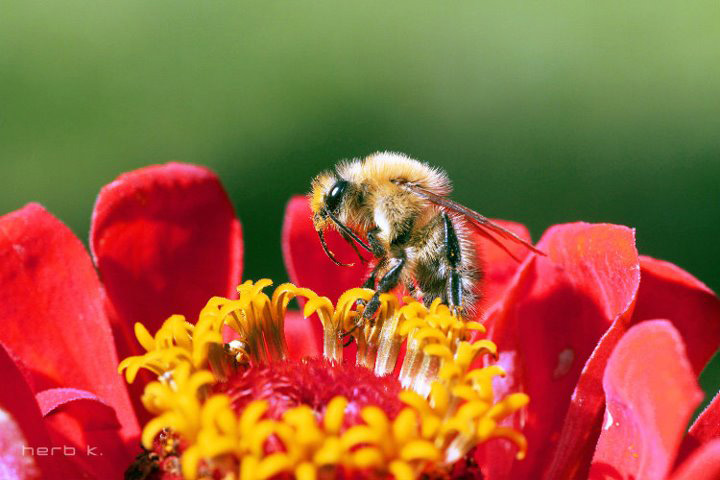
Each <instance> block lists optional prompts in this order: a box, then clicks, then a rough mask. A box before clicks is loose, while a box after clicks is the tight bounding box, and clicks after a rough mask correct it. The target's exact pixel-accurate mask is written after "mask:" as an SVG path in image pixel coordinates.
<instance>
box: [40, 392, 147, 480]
mask: <svg viewBox="0 0 720 480" xmlns="http://www.w3.org/2000/svg"><path fill="white" fill-rule="evenodd" d="M37 401H38V404H39V405H40V408H41V410H42V412H43V415H45V424H46V425H47V427H48V430H49V431H50V433H51V436H52V438H53V440H54V444H55V445H56V446H59V447H62V449H63V450H62V456H63V457H64V458H66V459H68V460H69V461H71V462H73V463H74V464H75V465H76V466H77V467H78V469H80V470H81V471H83V472H87V473H89V474H91V475H92V476H93V477H94V478H98V479H105V478H120V477H121V476H122V473H123V472H124V471H125V469H126V468H127V467H128V466H129V465H130V463H131V462H132V455H130V454H129V452H128V451H127V450H126V449H125V448H124V446H123V443H122V439H121V438H120V435H119V424H118V421H117V417H116V416H115V412H114V411H113V409H112V408H111V407H110V406H109V405H107V404H105V403H104V402H103V401H102V400H100V399H99V398H97V397H96V396H95V395H93V394H91V393H90V392H86V391H83V390H77V389H73V388H55V389H50V390H45V391H43V392H40V393H38V394H37ZM138 450H139V449H138Z"/></svg>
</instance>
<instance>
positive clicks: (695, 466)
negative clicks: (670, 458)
mask: <svg viewBox="0 0 720 480" xmlns="http://www.w3.org/2000/svg"><path fill="white" fill-rule="evenodd" d="M718 478H720V439H718V440H713V441H712V442H710V443H707V444H705V445H703V446H702V447H700V448H699V449H698V450H697V451H696V452H695V453H693V454H692V456H691V457H690V458H689V459H688V460H687V461H686V462H685V463H683V464H682V465H681V466H680V468H678V469H677V471H676V472H675V474H674V475H673V476H672V480H717V479H718Z"/></svg>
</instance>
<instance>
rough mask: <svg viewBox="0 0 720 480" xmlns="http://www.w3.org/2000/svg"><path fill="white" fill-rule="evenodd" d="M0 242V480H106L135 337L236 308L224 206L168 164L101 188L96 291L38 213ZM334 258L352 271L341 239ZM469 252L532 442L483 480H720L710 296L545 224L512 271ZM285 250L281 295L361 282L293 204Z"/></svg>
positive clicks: (627, 250)
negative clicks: (295, 288) (213, 307)
mask: <svg viewBox="0 0 720 480" xmlns="http://www.w3.org/2000/svg"><path fill="white" fill-rule="evenodd" d="M506 226H507V227H508V228H512V229H513V231H515V232H516V233H518V234H520V235H522V236H523V237H524V238H528V239H529V235H528V233H527V230H526V229H525V228H524V227H522V226H521V225H518V224H506ZM0 231H1V232H2V236H1V237H0V255H1V256H2V262H0V284H1V285H2V290H0V315H1V316H2V318H3V325H2V328H0V344H1V347H2V348H0V370H1V371H2V375H3V377H2V378H3V381H4V387H3V389H0V422H1V423H2V428H0V472H3V474H5V472H7V474H6V475H5V476H7V477H8V478H47V479H55V478H58V479H60V478H103V479H104V478H119V477H120V476H121V472H123V471H124V470H125V468H126V467H127V466H128V465H129V463H130V462H131V461H132V455H133V454H134V453H135V450H136V444H137V442H138V435H139V427H138V422H137V420H136V413H135V412H137V415H138V416H139V417H140V418H146V417H145V416H146V414H145V413H143V412H144V410H141V409H137V410H135V411H134V409H133V406H132V405H133V402H134V404H135V405H138V403H137V399H138V398H139V390H138V387H137V386H135V384H134V385H133V388H131V389H130V391H129V392H128V390H126V388H125V385H124V382H123V381H122V379H121V378H120V377H119V376H118V375H117V369H116V367H117V363H118V357H120V358H124V357H126V356H128V355H133V354H138V353H140V352H141V350H140V348H139V346H137V345H136V342H135V340H134V338H133V334H132V325H133V324H134V323H135V322H141V323H143V324H144V325H145V326H146V327H148V329H149V330H150V331H151V332H154V331H155V330H156V329H157V328H158V327H159V325H160V324H161V323H162V321H163V320H164V319H165V318H167V317H168V316H169V315H171V314H174V313H180V314H184V315H186V316H188V317H190V318H193V317H194V316H195V315H196V314H197V312H198V311H199V310H200V308H201V307H202V306H203V305H204V304H205V302H206V301H207V299H208V298H210V297H211V296H213V295H222V296H230V295H231V293H232V292H233V290H234V287H235V285H237V284H238V283H239V277H240V269H241V262H242V258H241V257H242V244H241V242H242V237H241V232H240V226H239V223H238V221H237V220H236V218H235V215H234V212H233V209H232V207H231V205H230V202H229V201H228V198H227V195H226V194H225V192H224V191H223V189H222V187H221V186H220V184H219V182H218V180H217V178H216V177H215V176H214V175H213V174H212V173H211V172H209V171H208V170H206V169H203V168H199V167H193V166H188V165H179V164H169V165H164V166H157V167H148V168H146V169H141V170H138V171H135V172H131V173H129V174H126V175H123V176H121V177H120V178H119V179H118V180H116V181H115V182H113V183H111V184H110V185H108V186H106V187H105V188H104V189H103V190H102V191H101V193H100V195H99V197H98V201H97V204H96V206H95V211H94V213H93V222H92V232H91V239H90V245H91V249H92V252H93V257H94V261H95V265H96V267H97V271H98V272H99V276H100V278H101V279H102V283H101V282H100V280H99V278H98V275H97V274H96V272H95V270H94V268H93V264H92V262H91V260H90V257H89V256H88V255H87V253H86V252H85V250H84V249H83V247H82V245H81V243H80V242H79V241H78V240H77V238H75V237H74V236H73V234H72V233H71V232H70V231H69V230H68V229H67V227H65V226H64V225H63V224H62V223H60V222H59V221H58V220H57V219H55V218H54V217H52V216H51V215H50V214H49V213H47V212H46V211H45V210H44V209H42V207H40V206H38V205H28V206H27V207H25V208H23V209H21V210H19V211H16V212H13V213H11V214H8V215H5V216H4V217H0ZM328 243H330V244H331V248H333V249H334V251H335V252H336V253H338V255H339V256H340V258H351V256H352V251H351V250H350V249H349V247H347V246H346V245H345V244H344V243H343V242H341V241H339V239H338V238H337V237H332V236H330V238H329V239H328ZM478 243H479V244H481V245H482V251H483V257H484V258H485V262H486V265H487V266H486V287H485V292H486V301H485V311H486V313H487V319H486V325H487V326H488V329H489V333H490V338H491V339H492V340H494V341H495V342H496V343H497V344H498V346H499V347H500V362H501V363H502V364H503V366H504V367H505V369H506V370H507V372H508V376H507V377H505V378H504V379H498V380H497V383H496V389H497V390H498V391H499V392H500V393H504V392H512V391H524V392H527V393H529V394H530V396H531V398H532V402H531V404H530V406H529V407H528V408H527V409H526V410H523V413H521V414H516V416H515V417H513V418H512V423H513V424H514V426H516V427H517V428H519V429H520V430H522V431H523V432H524V433H525V435H526V436H527V437H528V439H529V450H528V455H527V458H526V459H525V460H524V461H516V460H514V452H513V451H511V449H510V448H509V447H507V445H506V444H504V443H502V442H497V443H490V444H488V446H487V447H485V448H483V450H481V451H478V452H476V458H477V459H479V461H480V465H481V466H482V469H483V474H484V475H485V476H486V478H491V479H496V478H542V477H543V476H545V477H546V478H573V477H580V478H583V477H585V476H587V475H588V474H589V475H591V476H592V477H593V478H636V479H641V478H665V477H670V476H672V478H676V479H680V478H687V479H690V478H699V479H703V478H717V476H718V475H720V461H719V460H718V458H720V440H718V439H716V437H718V436H720V400H718V398H717V397H716V398H715V400H714V401H713V403H712V404H711V406H710V407H709V408H708V409H707V410H706V412H705V413H704V414H703V415H702V416H701V417H700V418H699V419H698V420H697V421H696V423H695V424H694V425H693V426H692V427H691V429H690V431H689V432H688V434H687V435H685V438H683V435H684V430H685V425H686V423H687V421H688V420H689V417H690V415H691V413H692V411H693V409H694V408H695V407H696V405H697V404H698V402H699V398H700V392H699V389H698V387H697V383H696V381H695V378H696V377H697V375H698V373H699V372H700V370H701V369H702V368H703V366H704V365H705V364H706V363H707V361H708V360H709V358H710V356H711V355H712V354H713V353H714V351H715V350H716V349H717V346H718V343H720V303H719V302H718V300H717V298H716V297H715V295H714V294H713V293H712V292H711V291H710V290H709V289H707V287H705V286H704V285H702V284H701V283H700V282H699V281H697V280H696V279H694V278H693V277H691V276H690V275H689V274H687V273H685V272H683V271H682V270H680V269H679V268H678V267H675V266H674V265H671V264H667V263H664V262H661V261H658V260H654V259H651V258H648V257H638V254H637V251H636V249H635V245H634V235H633V231H632V230H630V229H627V228H625V227H619V226H614V225H588V224H570V225H560V226H556V227H553V228H551V229H550V230H549V231H548V232H547V233H546V234H545V235H544V236H543V238H542V240H541V241H540V242H539V244H538V245H539V247H540V248H541V249H543V250H544V251H545V252H547V253H548V257H547V258H541V257H535V256H528V257H524V258H525V259H524V261H523V262H522V263H521V264H520V265H518V264H516V263H515V262H514V260H512V259H510V258H509V257H507V255H506V254H504V253H502V252H500V251H499V250H498V249H497V248H496V247H495V246H493V245H489V244H486V242H484V240H478ZM283 251H284V254H285V261H286V265H287V268H288V272H289V274H290V277H291V280H292V281H293V282H294V283H296V284H298V285H300V286H305V287H309V288H312V289H314V290H315V291H316V292H317V293H319V294H320V295H326V296H328V297H329V298H331V299H332V300H333V301H334V300H335V299H337V297H338V295H339V294H340V293H341V292H343V291H344V290H346V289H348V288H351V287H355V286H357V285H359V284H360V283H361V277H362V275H363V274H364V272H363V270H362V268H361V267H360V266H357V267H354V268H346V269H343V268H340V267H336V266H335V265H333V264H332V263H331V262H330V261H329V260H328V259H327V258H326V257H325V254H324V253H323V252H322V250H321V248H320V246H319V244H318V242H317V238H316V235H315V232H314V230H312V224H311V221H310V216H309V208H308V206H307V204H306V201H305V198H304V197H295V198H293V199H292V200H291V202H290V203H289V204H288V209H287V213H286V220H285V225H284V228H283ZM515 253H516V255H519V256H522V255H526V253H525V252H523V251H517V252H515ZM655 319H664V320H655ZM113 333H114V337H113ZM286 336H287V339H288V343H289V345H290V350H291V351H293V352H295V355H298V356H299V355H301V354H317V353H318V352H319V351H320V346H321V343H320V338H321V335H320V326H319V325H318V322H316V321H315V322H312V321H306V320H305V319H303V318H302V317H301V316H300V315H299V314H295V315H291V316H290V318H288V319H286ZM113 339H114V340H113ZM113 341H114V346H113ZM116 352H117V353H116ZM136 384H137V385H138V386H140V385H142V382H136ZM605 404H607V406H606V407H604V406H605ZM603 408H605V409H606V410H605V413H604V416H603ZM8 414H9V416H8ZM713 438H715V440H713ZM23 447H24V448H23ZM53 447H54V449H53ZM44 448H45V449H47V450H44ZM63 449H64V450H63ZM71 449H74V450H71ZM88 449H90V450H88ZM71 453H72V454H71ZM98 453H102V455H99V454H98ZM3 478H5V477H3Z"/></svg>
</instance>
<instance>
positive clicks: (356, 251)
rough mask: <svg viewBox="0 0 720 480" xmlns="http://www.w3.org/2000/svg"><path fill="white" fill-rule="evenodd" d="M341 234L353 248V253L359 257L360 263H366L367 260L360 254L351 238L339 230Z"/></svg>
mask: <svg viewBox="0 0 720 480" xmlns="http://www.w3.org/2000/svg"><path fill="white" fill-rule="evenodd" d="M341 235H342V237H343V239H344V240H345V241H346V242H348V243H349V244H350V246H351V247H352V249H353V250H355V254H356V255H357V256H358V258H359V259H360V263H362V264H366V263H368V260H367V259H366V258H365V257H363V256H362V255H360V250H358V248H357V245H355V242H353V241H352V238H350V237H349V236H348V235H347V234H346V233H345V232H341Z"/></svg>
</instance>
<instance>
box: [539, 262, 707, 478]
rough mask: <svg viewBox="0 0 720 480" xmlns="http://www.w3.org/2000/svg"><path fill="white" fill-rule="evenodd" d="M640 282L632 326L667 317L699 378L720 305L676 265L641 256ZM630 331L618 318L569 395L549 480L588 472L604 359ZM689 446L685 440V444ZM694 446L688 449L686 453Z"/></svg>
mask: <svg viewBox="0 0 720 480" xmlns="http://www.w3.org/2000/svg"><path fill="white" fill-rule="evenodd" d="M640 266H641V279H642V280H641V282H640V288H639V289H638V294H637V300H636V305H635V309H634V312H633V316H632V322H633V323H637V322H641V321H643V320H648V319H653V318H667V319H669V320H671V321H672V322H673V325H674V326H675V327H676V328H677V329H678V331H679V332H680V334H681V335H682V337H683V341H684V342H685V344H686V345H688V357H689V358H690V361H691V363H692V364H693V366H694V369H695V372H696V374H699V373H700V371H701V370H702V368H703V366H704V365H705V364H706V363H707V361H708V360H709V358H710V357H711V355H712V354H713V352H714V351H715V350H716V349H717V346H718V343H719V342H720V301H718V299H717V297H716V296H715V294H714V293H713V292H712V291H711V290H710V289H708V288H707V287H706V286H705V285H704V284H702V283H701V282H700V281H698V280H697V279H695V278H694V277H693V276H692V275H690V274H688V273H687V272H685V271H683V270H682V269H680V268H679V267H677V266H675V265H673V264H671V263H668V262H664V261H661V260H655V259H653V258H650V257H644V256H641V257H640ZM628 327H629V324H628V322H627V321H625V319H624V318H620V319H619V320H618V321H616V322H615V323H614V324H613V326H612V327H611V328H610V330H609V331H608V333H607V334H606V335H605V336H603V338H602V339H601V340H600V342H599V344H598V346H597V348H596V349H595V351H594V352H593V354H592V356H591V358H590V359H589V360H588V362H587V363H586V365H585V369H584V373H583V375H582V377H581V378H580V381H579V382H578V385H577V387H576V389H575V392H573V397H572V402H571V405H570V409H569V410H568V414H567V416H566V421H565V422H564V427H563V430H562V433H561V435H560V441H559V442H558V448H557V453H556V455H555V456H554V459H553V463H552V465H551V467H550V469H549V470H548V471H547V472H546V474H547V476H548V477H549V478H560V477H564V476H569V475H573V474H575V473H578V472H581V471H583V470H584V469H585V468H587V465H588V464H589V460H590V459H591V458H592V453H593V452H592V444H593V442H592V439H593V438H595V437H596V436H597V435H598V433H599V425H600V423H601V418H600V417H601V407H602V405H603V397H602V392H601V377H602V373H603V371H604V369H605V364H606V363H607V358H608V356H609V355H610V353H611V352H612V351H613V349H614V348H615V345H616V344H617V342H618V340H619V339H620V337H622V335H623V334H624V332H625V331H626V330H627V328H628ZM689 442H692V438H691V437H689V438H688V439H687V440H686V442H685V443H686V444H688V443H689ZM696 446H697V444H694V445H689V444H688V445H686V446H684V447H683V451H684V452H685V453H688V452H689V451H690V450H692V449H693V448H695V447H696Z"/></svg>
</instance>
